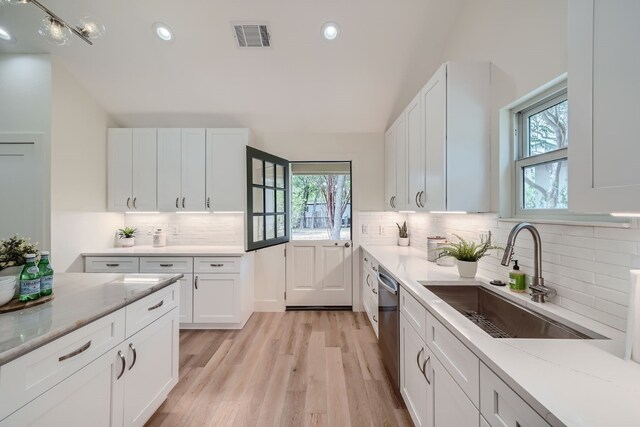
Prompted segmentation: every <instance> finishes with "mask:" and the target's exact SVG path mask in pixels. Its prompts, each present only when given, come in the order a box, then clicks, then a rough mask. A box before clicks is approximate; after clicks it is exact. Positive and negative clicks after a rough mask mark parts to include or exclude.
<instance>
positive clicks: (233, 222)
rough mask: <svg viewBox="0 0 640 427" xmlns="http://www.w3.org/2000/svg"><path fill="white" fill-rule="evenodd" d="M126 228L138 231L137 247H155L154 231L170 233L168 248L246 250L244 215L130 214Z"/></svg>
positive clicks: (126, 216)
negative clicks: (189, 247) (198, 246)
mask: <svg viewBox="0 0 640 427" xmlns="http://www.w3.org/2000/svg"><path fill="white" fill-rule="evenodd" d="M125 225H126V226H128V227H135V228H137V229H138V235H137V236H136V245H151V244H152V243H153V238H152V235H153V231H154V230H155V229H156V228H162V229H163V230H164V231H166V233H167V245H180V246H185V245H205V246H243V245H244V214H242V213H228V214H227V213H225V214H218V213H216V214H176V213H161V214H129V215H125Z"/></svg>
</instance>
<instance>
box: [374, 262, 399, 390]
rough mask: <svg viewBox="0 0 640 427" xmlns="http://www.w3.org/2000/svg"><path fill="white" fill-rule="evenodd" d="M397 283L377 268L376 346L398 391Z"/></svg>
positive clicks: (382, 269) (389, 275) (382, 268)
mask: <svg viewBox="0 0 640 427" xmlns="http://www.w3.org/2000/svg"><path fill="white" fill-rule="evenodd" d="M398 289H399V287H398V282H396V280H395V279H394V278H393V277H392V276H391V274H389V272H388V271H387V270H385V269H384V267H382V266H379V267H378V331H379V338H378V345H379V346H380V351H381V353H382V360H383V362H384V366H385V368H386V369H387V372H389V375H390V377H391V381H392V383H393V385H394V387H395V388H396V390H400V380H399V379H400V344H399V336H400V329H399V316H400V312H399V309H398Z"/></svg>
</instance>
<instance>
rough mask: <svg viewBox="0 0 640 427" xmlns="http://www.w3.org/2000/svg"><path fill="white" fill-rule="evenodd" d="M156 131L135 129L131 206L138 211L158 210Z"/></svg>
mask: <svg viewBox="0 0 640 427" xmlns="http://www.w3.org/2000/svg"><path fill="white" fill-rule="evenodd" d="M156 132H157V131H156V129H133V150H132V151H133V180H132V181H133V190H132V197H133V200H132V201H131V206H132V207H133V210H136V211H143V212H148V211H155V210H156V209H157V204H156V203H157V200H156V188H157V176H156V175H157V141H156Z"/></svg>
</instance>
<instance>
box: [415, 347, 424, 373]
mask: <svg viewBox="0 0 640 427" xmlns="http://www.w3.org/2000/svg"><path fill="white" fill-rule="evenodd" d="M422 353H424V348H421V349H420V351H419V352H418V355H417V356H416V363H417V364H418V369H420V372H422V374H423V375H424V371H423V370H422V366H420V355H421V354H422Z"/></svg>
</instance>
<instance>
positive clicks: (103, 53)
mask: <svg viewBox="0 0 640 427" xmlns="http://www.w3.org/2000/svg"><path fill="white" fill-rule="evenodd" d="M41 2H42V3H43V4H45V5H47V6H50V7H51V8H52V9H53V11H54V12H55V13H57V14H58V15H60V16H61V17H62V18H63V19H67V20H68V21H69V22H71V23H73V21H74V18H75V17H78V16H81V15H83V14H87V13H90V14H91V15H93V16H95V17H97V18H99V19H100V20H101V21H102V22H103V23H104V24H105V26H106V27H107V34H106V35H105V36H104V37H103V38H101V39H99V40H96V42H95V45H94V46H93V47H89V46H88V45H85V44H84V42H82V41H81V40H80V39H78V38H74V40H73V44H72V45H71V46H65V47H58V46H51V45H48V44H47V43H46V42H45V41H44V40H42V39H41V38H40V37H39V36H38V35H37V34H36V33H37V29H38V27H39V25H40V22H41V19H42V17H43V14H42V12H40V11H39V10H38V9H37V8H36V7H35V6H33V5H7V6H0V26H3V27H5V28H7V29H8V30H10V31H11V33H12V34H13V35H14V36H15V37H16V38H17V43H15V44H7V43H1V42H0V51H1V52H29V53H31V52H50V53H52V54H53V55H54V56H56V57H57V58H58V59H59V60H60V61H61V62H62V63H63V64H64V65H65V66H66V67H67V68H68V69H69V70H70V71H71V72H72V73H73V75H74V76H76V78H77V79H78V80H79V81H80V82H81V83H82V84H83V85H84V86H85V87H86V88H87V89H88V90H89V92H90V93H92V94H93V96H94V97H95V98H96V99H97V100H98V102H99V103H100V104H101V105H102V106H103V107H104V108H105V109H106V111H107V112H109V113H110V114H111V115H112V116H113V117H114V118H115V119H116V121H117V122H118V124H119V125H123V126H203V125H206V126H249V127H252V128H254V129H256V130H258V131H263V132H287V131H307V132H379V131H382V130H384V129H385V127H386V125H387V123H388V121H389V119H390V116H391V114H392V112H393V111H394V110H397V108H398V107H399V106H400V105H401V104H402V103H403V102H405V101H406V102H408V99H406V98H407V96H410V95H411V93H415V91H416V90H417V88H418V87H419V85H420V84H422V83H425V82H426V80H427V78H428V77H429V73H431V71H433V69H434V68H435V67H436V66H437V65H438V63H439V61H441V58H440V51H441V47H442V45H443V43H444V40H445V38H446V36H447V34H448V29H449V28H450V26H451V25H452V23H453V22H454V20H455V18H456V16H457V14H458V12H459V10H460V8H461V5H462V3H463V2H464V0H183V1H175V0H173V1H169V0H135V1H125V0H56V1H53V0H41ZM256 20H259V21H267V22H268V23H269V25H270V28H271V33H272V45H273V47H272V48H271V49H265V50H240V49H238V48H236V46H235V42H234V39H233V36H232V31H231V26H230V22H231V21H256ZM155 21H163V22H166V23H167V24H169V25H170V26H171V27H172V28H173V30H174V32H175V34H176V39H175V42H174V43H171V44H167V43H164V42H161V41H160V40H159V39H157V38H155V36H154V35H153V34H152V30H151V26H152V24H153V22H155ZM326 21H336V22H338V23H339V25H340V27H341V29H342V34H341V35H340V37H339V39H338V40H336V41H334V42H328V41H325V40H324V39H323V38H322V37H321V34H320V32H321V31H320V30H321V26H322V24H323V23H324V22H326ZM417 80H420V81H417Z"/></svg>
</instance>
